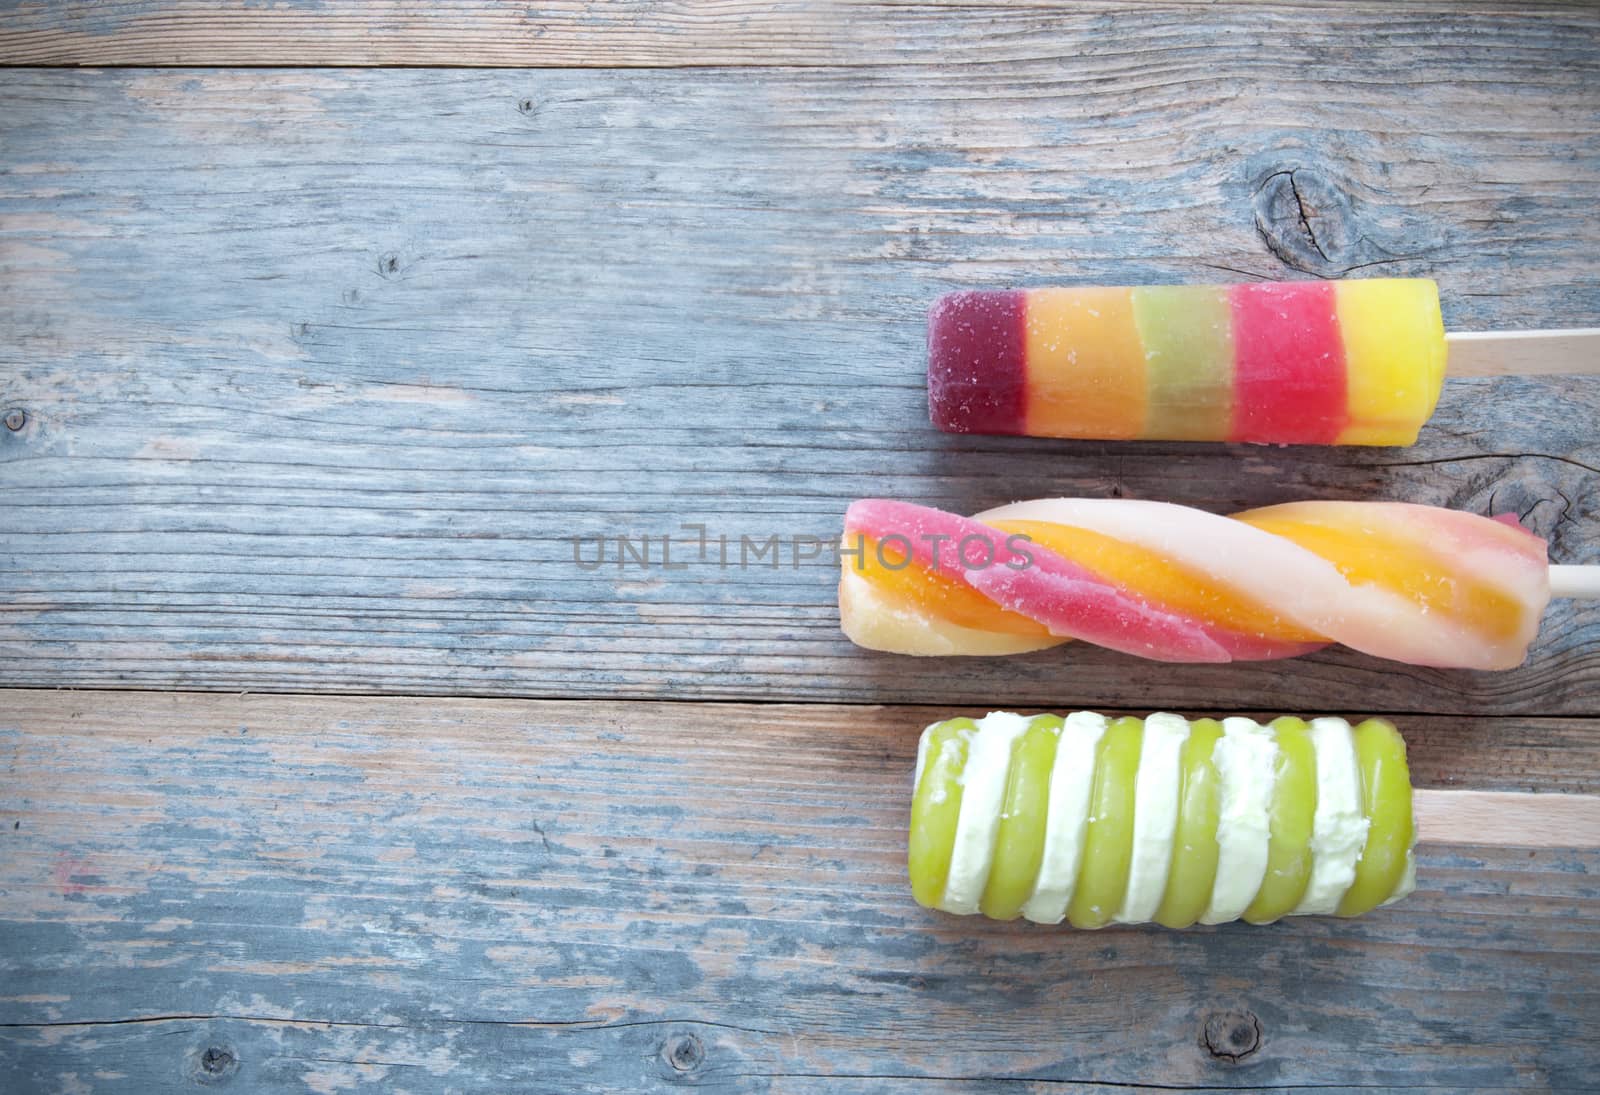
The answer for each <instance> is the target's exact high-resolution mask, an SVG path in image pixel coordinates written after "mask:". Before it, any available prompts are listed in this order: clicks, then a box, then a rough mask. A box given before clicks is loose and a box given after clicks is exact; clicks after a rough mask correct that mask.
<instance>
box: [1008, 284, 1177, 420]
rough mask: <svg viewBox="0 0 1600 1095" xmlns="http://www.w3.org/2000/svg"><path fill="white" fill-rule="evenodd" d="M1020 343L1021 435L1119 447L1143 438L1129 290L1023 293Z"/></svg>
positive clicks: (1140, 358) (1142, 387) (1140, 370)
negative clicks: (1023, 352) (1023, 356)
mask: <svg viewBox="0 0 1600 1095" xmlns="http://www.w3.org/2000/svg"><path fill="white" fill-rule="evenodd" d="M1024 339H1025V341H1026V347H1027V348H1026V361H1027V366H1026V368H1027V407H1026V410H1025V412H1024V415H1023V418H1024V423H1025V428H1024V430H1023V432H1024V433H1026V434H1030V435H1032V436H1035V437H1082V438H1101V439H1105V440H1124V439H1128V438H1135V437H1138V436H1140V435H1141V434H1142V433H1143V432H1144V425H1145V408H1146V404H1147V403H1148V393H1147V391H1146V384H1145V359H1144V346H1143V345H1142V344H1141V342H1140V341H1139V330H1138V327H1137V326H1136V325H1135V324H1134V318H1133V291H1132V290H1131V289H1126V288H1085V289H1030V290H1028V294H1027V304H1026V314H1025V318H1024Z"/></svg>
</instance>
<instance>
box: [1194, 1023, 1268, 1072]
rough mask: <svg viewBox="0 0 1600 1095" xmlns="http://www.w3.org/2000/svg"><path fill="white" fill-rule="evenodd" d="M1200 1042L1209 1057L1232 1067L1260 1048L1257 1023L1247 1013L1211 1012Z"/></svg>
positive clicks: (1259, 1026) (1259, 1025) (1259, 1028)
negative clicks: (1225, 1062)
mask: <svg viewBox="0 0 1600 1095" xmlns="http://www.w3.org/2000/svg"><path fill="white" fill-rule="evenodd" d="M1200 1042H1201V1044H1202V1045H1204V1046H1205V1047H1206V1052H1208V1053H1210V1054H1211V1056H1212V1057H1214V1058H1216V1059H1217V1060H1219V1061H1228V1062H1230V1063H1234V1064H1236V1063H1238V1062H1239V1061H1242V1060H1244V1059H1245V1058H1246V1057H1248V1056H1250V1055H1251V1054H1252V1053H1254V1052H1255V1051H1256V1050H1258V1049H1260V1048H1261V1020H1259V1019H1257V1018H1256V1017H1255V1013H1254V1012H1249V1011H1214V1012H1212V1013H1211V1014H1210V1015H1207V1016H1206V1023H1205V1032H1204V1033H1203V1034H1202V1035H1201V1036H1200Z"/></svg>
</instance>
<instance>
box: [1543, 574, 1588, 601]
mask: <svg viewBox="0 0 1600 1095" xmlns="http://www.w3.org/2000/svg"><path fill="white" fill-rule="evenodd" d="M1550 596H1552V597H1568V598H1572V599H1575V600H1580V601H1593V600H1596V599H1600V566H1553V567H1551V568H1550Z"/></svg>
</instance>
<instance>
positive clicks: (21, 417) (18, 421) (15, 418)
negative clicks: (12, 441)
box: [6, 407, 28, 433]
mask: <svg viewBox="0 0 1600 1095" xmlns="http://www.w3.org/2000/svg"><path fill="white" fill-rule="evenodd" d="M27 424H28V412H27V411H25V410H23V409H22V408H21V407H12V408H11V409H10V410H9V411H7V412H6V429H8V430H10V431H11V432H12V433H16V432H17V431H18V430H20V429H22V427H24V426H26V425H27Z"/></svg>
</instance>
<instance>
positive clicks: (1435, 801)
mask: <svg viewBox="0 0 1600 1095" xmlns="http://www.w3.org/2000/svg"><path fill="white" fill-rule="evenodd" d="M1411 808H1412V813H1413V815H1414V816H1415V817H1416V819H1417V839H1418V840H1419V841H1427V842H1428V843H1430V844H1478V845H1485V846H1491V847H1512V848H1600V795H1548V794H1547V795H1533V794H1525V793H1522V792H1518V791H1428V790H1416V791H1413V792H1411Z"/></svg>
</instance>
